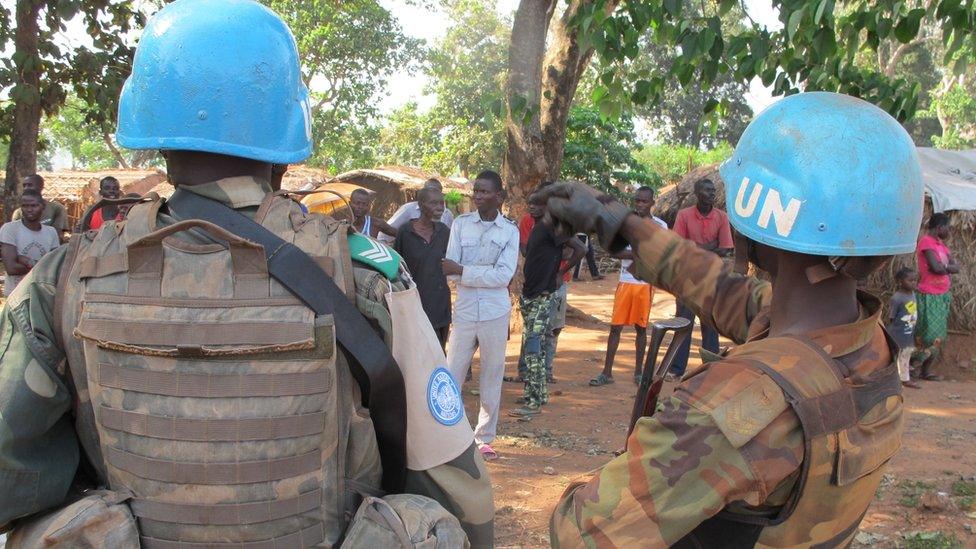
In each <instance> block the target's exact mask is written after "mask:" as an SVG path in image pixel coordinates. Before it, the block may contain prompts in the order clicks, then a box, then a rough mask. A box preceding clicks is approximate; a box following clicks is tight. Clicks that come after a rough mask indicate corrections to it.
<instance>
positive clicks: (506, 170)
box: [502, 0, 556, 217]
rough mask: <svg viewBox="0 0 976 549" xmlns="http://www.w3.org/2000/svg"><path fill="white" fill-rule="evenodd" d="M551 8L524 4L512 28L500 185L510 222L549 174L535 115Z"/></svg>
mask: <svg viewBox="0 0 976 549" xmlns="http://www.w3.org/2000/svg"><path fill="white" fill-rule="evenodd" d="M555 7H556V0H545V1H540V0H522V2H521V3H520V4H519V7H518V9H517V10H516V11H515V19H514V21H513V24H512V43H511V45H510V47H509V50H508V83H507V89H506V93H507V102H508V105H507V107H508V110H507V119H506V123H505V129H506V134H507V141H508V147H507V149H506V150H505V157H504V160H503V162H502V179H503V180H504V181H505V183H506V185H507V187H508V191H509V198H508V200H509V212H510V215H511V216H513V217H518V216H520V215H521V214H522V213H523V211H524V209H525V199H526V197H527V196H528V194H529V193H530V192H531V191H532V189H534V188H535V187H536V186H537V185H538V184H539V183H540V182H541V181H542V179H543V178H545V177H547V176H548V174H549V171H550V170H549V167H548V166H547V165H546V155H545V150H544V148H543V136H542V125H541V122H540V117H539V113H540V110H541V108H540V103H541V100H542V60H543V57H544V56H545V53H546V34H547V33H548V31H549V21H550V20H551V19H552V14H553V10H554V9H555Z"/></svg>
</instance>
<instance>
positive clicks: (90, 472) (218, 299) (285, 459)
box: [0, 0, 493, 548]
mask: <svg viewBox="0 0 976 549" xmlns="http://www.w3.org/2000/svg"><path fill="white" fill-rule="evenodd" d="M119 124H120V127H119V131H118V134H117V135H118V139H119V142H120V143H121V144H122V145H123V146H127V147H129V148H138V149H146V148H150V149H161V150H163V154H164V157H165V158H166V161H167V172H168V176H169V179H170V181H172V182H173V183H174V185H175V186H176V187H177V190H176V192H175V193H174V195H173V199H172V200H171V201H169V202H168V201H164V200H162V199H159V198H158V197H152V198H150V199H148V200H146V201H144V202H142V203H140V204H138V205H136V206H134V207H133V208H132V209H131V211H130V212H129V215H128V218H127V220H126V221H121V222H108V223H106V224H105V225H104V226H103V227H102V228H101V229H100V230H99V231H97V232H95V231H88V232H87V233H84V234H78V235H75V237H74V238H73V239H72V242H71V243H70V244H69V245H67V246H63V247H62V248H60V249H59V250H56V251H54V252H52V253H50V254H48V256H47V257H45V258H44V260H43V261H41V262H39V263H38V264H37V266H36V267H35V268H34V270H33V271H32V272H31V273H30V274H29V275H28V276H27V277H25V279H24V280H23V282H22V283H21V284H20V285H19V286H18V288H17V289H16V291H15V292H14V293H13V295H11V296H10V298H9V299H8V300H7V302H6V303H5V305H4V307H3V309H2V312H0V357H2V363H0V531H6V530H10V529H11V528H12V529H13V532H12V533H11V535H10V539H9V541H8V543H9V544H10V545H11V546H15V547H20V546H34V545H40V544H44V545H59V544H61V546H104V547H109V548H114V547H138V546H139V545H140V544H141V545H142V546H145V547H163V548H179V547H212V548H219V547H225V546H226V547H243V546H247V547H299V546H303V547H311V546H332V545H335V544H337V543H338V542H339V541H340V540H341V539H342V536H343V535H344V533H345V531H346V528H347V527H348V526H349V524H350V520H351V519H353V517H354V515H355V514H356V509H357V506H358V503H359V501H361V500H363V498H366V499H367V500H368V501H374V502H375V501H377V500H376V498H377V497H380V496H382V495H383V493H382V492H381V490H380V479H381V476H382V475H383V472H384V471H383V468H382V464H381V461H380V454H379V450H378V443H377V434H376V433H377V430H378V427H374V424H373V422H372V419H371V417H370V410H368V409H366V408H364V407H363V406H362V404H361V400H362V399H361V389H360V385H359V383H357V382H356V381H355V380H354V379H353V375H352V372H351V366H350V362H348V359H347V355H346V354H345V353H339V352H337V350H338V349H337V336H336V326H335V319H334V317H333V316H332V315H329V314H316V313H315V312H314V311H313V310H312V309H311V308H309V307H308V306H307V305H306V303H305V302H303V301H301V300H299V299H298V298H296V296H294V295H292V294H291V293H290V292H289V291H288V290H287V289H286V288H285V287H284V286H283V285H282V284H281V283H279V281H278V280H277V279H275V278H274V277H272V276H271V275H270V274H269V266H268V262H267V260H266V258H265V251H264V248H263V247H262V246H260V245H258V244H255V243H254V242H251V241H248V240H245V239H243V238H241V237H239V236H237V235H235V234H233V233H231V232H229V231H228V230H226V229H224V228H222V227H219V226H217V225H215V224H212V223H208V222H206V221H203V220H199V219H192V218H190V219H183V218H181V217H179V216H178V215H177V214H178V212H177V211H176V210H175V209H172V208H170V204H175V203H176V199H177V198H178V197H180V196H184V197H185V196H187V194H185V193H189V194H191V195H193V196H197V197H202V198H205V199H209V200H210V201H212V202H211V203H217V204H216V205H217V206H219V207H221V208H224V209H225V210H226V209H228V208H229V209H230V210H233V212H231V213H234V212H236V213H234V215H237V216H238V217H243V218H247V219H249V220H251V221H252V222H255V223H257V224H260V225H261V226H263V227H264V228H265V229H266V230H267V231H270V232H271V233H273V234H274V235H276V237H277V238H280V239H283V240H285V241H286V242H287V243H290V244H292V245H294V246H296V247H298V248H299V249H301V250H302V251H303V252H305V254H307V255H308V256H310V257H311V258H312V259H313V260H314V261H315V263H317V264H318V265H319V266H320V267H321V270H322V271H324V272H325V273H327V274H328V275H330V276H331V278H332V280H333V281H334V283H335V285H336V286H337V287H338V289H339V291H340V292H341V293H342V294H344V295H343V299H345V300H348V301H349V302H350V303H355V304H356V305H357V306H358V308H359V309H360V310H361V311H363V312H364V314H365V315H367V316H368V318H369V319H370V320H371V321H372V325H373V326H375V327H376V329H377V332H378V333H379V335H381V336H383V337H384V338H386V339H387V341H389V336H390V334H389V333H388V331H387V329H388V327H389V325H390V313H389V312H388V311H386V309H385V308H384V307H385V306H384V302H383V298H384V294H386V293H387V292H390V291H391V289H392V290H394V291H395V290H406V287H405V285H404V284H403V283H402V282H401V278H400V277H397V276H396V271H395V270H394V273H393V274H394V277H392V278H389V277H387V275H385V274H381V271H382V268H381V267H380V266H378V265H377V266H376V268H371V266H370V265H368V264H364V263H356V264H354V263H352V262H351V261H350V259H351V257H350V245H351V244H350V242H351V239H352V238H353V236H349V229H348V224H347V223H345V222H339V221H336V220H333V219H331V218H328V217H325V216H320V215H311V216H310V215H307V214H305V213H303V212H302V211H301V209H300V207H299V205H298V204H297V203H296V202H294V201H292V200H291V199H289V198H288V197H286V196H280V193H273V192H272V188H271V186H270V183H271V182H272V181H273V180H274V174H275V173H278V174H279V175H280V172H281V171H282V170H281V168H280V166H282V165H286V164H288V163H293V162H298V161H301V160H302V159H304V158H306V157H308V155H309V154H310V152H311V129H310V120H309V110H308V91H307V90H306V88H305V86H304V84H303V83H302V80H301V73H300V68H299V64H298V58H297V48H296V46H295V42H294V38H293V37H292V36H291V33H290V31H289V30H288V28H287V27H286V26H285V24H284V23H283V22H282V21H281V20H280V18H278V16H277V15H276V14H274V13H273V12H271V11H270V10H269V9H267V8H265V7H263V6H261V5H260V4H258V3H256V2H251V1H249V0H179V1H177V2H174V3H171V4H169V5H167V6H166V7H165V8H164V9H162V10H161V11H160V12H159V13H157V14H156V15H155V16H154V17H153V19H152V20H151V21H150V22H149V25H148V26H147V29H146V31H145V33H144V36H143V38H142V40H141V41H140V42H139V48H138V50H137V53H136V57H135V60H134V69H133V74H132V76H131V77H130V78H129V80H128V81H127V82H126V86H125V88H124V89H123V95H122V98H121V100H120V113H119ZM273 170H275V171H273ZM220 205H222V206H220ZM230 210H228V211H230ZM356 238H362V237H359V236H358V235H356ZM347 239H349V240H347ZM370 246H372V245H370ZM370 250H371V251H373V252H375V253H374V255H373V257H376V255H375V254H376V253H382V250H379V251H378V252H377V251H376V249H375V248H372V247H371V248H370ZM384 257H389V256H388V255H387V256H384ZM367 263H368V262H367ZM409 291H413V290H409ZM386 297H387V298H389V295H387V296H386ZM336 318H338V316H337V317H336ZM431 337H433V336H431ZM404 375H409V373H405V374H404ZM447 377H448V378H449V377H450V376H449V375H447ZM453 390H454V392H451V386H450V384H449V383H448V384H446V385H443V386H441V387H440V393H438V395H439V396H440V397H441V402H442V403H445V406H446V407H445V406H442V408H441V410H440V411H441V412H442V415H443V413H444V410H447V411H449V412H451V413H453V414H454V416H452V417H449V418H448V419H451V420H452V421H454V422H455V424H457V425H463V426H465V427H464V429H466V433H467V434H466V435H465V434H464V433H465V431H462V435H461V439H464V437H465V436H466V437H467V440H466V441H465V440H461V441H460V445H458V436H457V435H456V433H457V432H458V431H456V430H451V428H450V427H448V425H447V423H446V422H445V423H444V424H443V425H440V424H438V425H436V426H435V427H434V428H435V429H439V428H442V429H443V433H444V435H443V437H442V440H444V442H445V443H447V444H448V445H450V446H453V448H454V450H452V451H451V453H450V454H448V455H439V456H437V457H436V458H435V459H427V460H425V463H427V466H425V467H419V468H417V469H416V470H413V469H409V466H410V458H409V456H408V457H407V466H408V470H407V471H406V473H405V476H406V478H405V481H404V483H405V488H404V492H405V493H408V494H422V495H424V496H428V497H429V498H433V499H424V498H418V499H417V500H411V499H410V498H407V499H406V500H404V499H402V497H401V499H399V500H397V501H396V502H395V504H394V505H392V507H393V508H399V509H406V510H410V512H409V513H408V516H403V517H401V518H400V519H398V520H402V521H403V524H401V525H400V526H399V527H398V529H397V531H398V532H401V533H402V532H403V531H406V532H407V533H408V537H409V538H410V540H412V541H411V543H413V542H417V543H420V541H421V540H422V539H423V538H424V532H425V530H424V528H425V527H429V528H430V529H429V530H427V531H428V532H435V531H441V532H444V535H445V539H454V540H460V539H463V538H464V537H465V534H466V537H467V538H468V539H469V540H470V543H471V544H472V545H474V546H480V547H490V546H491V545H492V520H493V509H492V507H493V505H492V499H491V484H490V480H489V478H488V474H487V470H486V468H485V466H484V463H483V462H482V460H481V457H480V456H479V455H478V453H477V452H476V449H475V446H474V444H473V440H472V437H471V434H470V428H469V427H467V422H466V421H465V420H464V418H463V408H461V407H460V406H459V403H460V399H459V394H457V391H456V387H453ZM428 396H429V395H428V394H426V393H424V394H412V393H409V392H408V394H407V402H408V404H410V403H411V402H413V403H414V404H413V405H414V407H415V408H416V400H414V401H411V399H421V401H422V404H423V408H422V409H424V410H426V409H427V402H426V401H427V398H428ZM452 398H454V399H456V400H455V401H453V402H452V401H451V399H452ZM452 406H453V407H452ZM459 410H460V411H459ZM405 413H406V412H405V411H404V414H405ZM458 416H459V417H458ZM408 420H410V418H409V417H408ZM408 425H409V426H410V428H413V427H414V425H413V424H412V423H409V421H408ZM440 433H441V431H437V432H436V433H434V437H436V436H437V435H439V434H440ZM409 450H410V447H409V442H408V454H409ZM455 450H456V451H455ZM438 451H440V449H439V448H436V447H434V446H431V447H430V448H429V449H428V452H427V454H426V455H427V457H430V455H431V452H435V453H436V452H438ZM413 453H414V454H419V455H423V454H424V449H423V448H421V449H416V448H414V449H413ZM95 487H98V488H102V489H98V490H93V489H91V488H95ZM434 500H436V502H435V501H434ZM441 507H443V508H444V509H446V510H447V513H444V512H443V509H441ZM384 508H391V507H390V506H386V507H384ZM436 509H439V511H436V512H434V514H433V515H431V516H427V515H428V511H433V510H436ZM42 511H47V514H42V513H41V512H42ZM450 515H453V517H451V516H450ZM432 517H433V518H432ZM455 517H456V519H457V520H460V523H461V525H462V526H463V528H464V533H461V532H460V531H459V530H457V531H456V532H452V533H451V534H450V535H448V534H447V532H448V531H450V530H451V528H452V527H453V528H455V530H456V522H454V521H455ZM428 519H430V520H428ZM435 519H436V520H435ZM384 522H386V523H387V524H392V523H391V522H389V517H387V518H386V519H384ZM435 522H436V524H435ZM452 525H453V526H452ZM367 530H369V529H367ZM360 531H362V529H360ZM458 536H460V537H458ZM360 539H363V538H360ZM366 539H369V538H368V537H367V538H366ZM458 543H459V544H462V545H463V543H462V542H460V541H459V542H458Z"/></svg>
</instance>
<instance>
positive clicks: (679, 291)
mask: <svg viewBox="0 0 976 549" xmlns="http://www.w3.org/2000/svg"><path fill="white" fill-rule="evenodd" d="M620 234H621V235H622V236H623V237H624V238H626V239H627V241H628V242H630V243H631V246H632V247H633V248H634V256H635V269H636V274H637V276H639V277H640V278H641V280H645V281H647V282H649V283H650V284H651V285H653V286H656V287H659V288H664V289H665V290H667V291H668V292H671V293H672V294H674V295H675V296H676V297H678V298H680V299H681V303H682V304H684V305H685V306H687V307H688V308H690V309H691V310H692V311H694V313H695V315H696V316H698V317H699V318H700V319H702V321H704V322H705V323H707V324H709V325H711V326H712V327H714V328H715V329H716V330H718V332H719V333H720V334H722V335H723V336H725V337H727V338H729V339H731V340H732V341H735V342H736V343H742V342H744V341H745V340H746V337H747V336H748V333H749V324H751V323H752V320H753V319H754V318H755V317H756V316H757V315H758V314H759V312H760V311H762V310H763V309H764V308H766V307H768V306H769V300H770V298H771V296H772V290H771V288H770V286H769V283H768V282H765V281H762V280H759V279H758V278H753V277H748V276H743V275H740V274H736V273H733V272H732V270H731V266H730V265H727V264H726V263H725V262H723V261H722V260H721V259H720V258H719V257H718V256H717V255H715V254H714V253H712V252H709V251H705V250H702V249H700V248H699V247H698V246H697V245H695V243H694V242H692V241H690V240H685V239H683V238H681V237H679V236H677V235H676V234H675V233H673V232H671V231H666V230H664V229H662V228H660V227H658V226H657V225H656V224H655V223H653V222H651V221H648V220H644V219H641V218H639V217H637V216H631V217H628V218H627V219H626V220H625V221H624V223H623V225H622V227H621V230H620Z"/></svg>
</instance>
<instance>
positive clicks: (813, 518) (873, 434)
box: [673, 328, 902, 549]
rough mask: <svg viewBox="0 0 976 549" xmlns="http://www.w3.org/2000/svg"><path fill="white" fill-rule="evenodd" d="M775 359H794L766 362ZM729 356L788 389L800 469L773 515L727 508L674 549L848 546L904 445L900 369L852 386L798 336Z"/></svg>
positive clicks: (834, 363) (840, 369)
mask: <svg viewBox="0 0 976 549" xmlns="http://www.w3.org/2000/svg"><path fill="white" fill-rule="evenodd" d="M879 329H880V328H879ZM770 356H788V357H791V360H790V361H789V362H788V363H787V362H783V363H773V364H769V362H770V361H769V360H768V358H769V357H770ZM892 356H894V354H893V355H892ZM794 357H795V360H794ZM729 358H731V359H734V360H735V361H736V362H738V363H745V364H747V365H748V367H751V368H754V369H756V370H758V371H761V372H763V373H764V374H766V375H768V376H769V377H770V378H772V379H773V381H775V382H776V384H777V385H778V386H779V387H780V388H781V389H782V390H783V392H784V393H785V395H786V401H787V403H788V404H789V406H790V407H791V408H792V409H793V412H794V413H796V416H797V417H798V418H799V420H800V425H801V427H802V429H803V442H804V452H803V464H802V465H801V468H800V471H799V475H798V477H797V478H796V482H795V484H794V486H793V489H792V491H791V492H790V495H789V498H788V499H787V502H786V504H785V505H783V506H782V507H781V508H780V509H779V510H778V512H777V513H776V514H775V515H774V516H769V515H747V514H742V513H737V512H735V511H733V510H732V509H730V508H726V509H725V510H723V511H722V512H720V513H718V514H717V515H715V516H714V517H712V518H710V519H709V520H706V521H705V522H703V523H702V524H700V525H699V526H698V527H697V528H696V529H695V530H693V531H692V532H691V533H690V534H688V535H687V536H686V537H684V538H682V539H681V540H680V541H679V542H678V543H677V544H675V545H673V547H678V548H709V549H711V548H726V547H727V548H733V547H735V548H741V547H753V546H756V547H822V548H833V547H846V546H847V545H849V544H850V542H851V540H852V539H853V538H854V535H855V534H856V533H857V528H858V525H859V524H860V522H861V519H862V518H863V517H864V514H865V512H867V508H868V505H869V504H870V503H871V500H872V499H874V494H875V491H876V490H877V488H878V485H879V484H880V482H881V477H882V473H883V472H884V465H885V464H886V463H887V462H888V460H889V459H890V458H891V457H892V456H893V455H894V454H895V453H896V452H897V451H898V449H899V448H900V447H901V434H902V399H901V382H900V380H899V378H898V370H897V368H896V366H895V365H894V364H889V365H888V366H886V367H885V368H882V369H880V370H878V371H876V372H874V373H873V374H872V376H871V377H870V378H869V379H867V380H861V381H860V382H859V383H856V384H855V383H854V382H853V381H852V380H851V379H850V377H849V376H850V372H849V370H848V368H847V367H846V366H845V365H844V364H843V363H842V362H839V361H838V360H835V359H833V358H831V357H830V356H829V355H827V354H826V353H825V352H824V351H823V349H822V348H821V347H820V346H818V345H817V344H816V343H813V342H812V341H810V340H807V339H804V338H796V337H778V338H769V339H763V340H759V341H756V342H751V343H747V344H745V345H743V346H741V347H738V348H737V349H735V350H734V351H733V352H732V353H730V355H729ZM763 359H765V360H763Z"/></svg>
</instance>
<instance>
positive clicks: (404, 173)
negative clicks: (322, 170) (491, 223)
mask: <svg viewBox="0 0 976 549" xmlns="http://www.w3.org/2000/svg"><path fill="white" fill-rule="evenodd" d="M432 177H433V178H436V179H438V180H439V181H440V182H441V184H442V185H443V186H444V192H449V191H452V190H457V191H458V192H460V193H461V194H462V195H463V196H464V197H465V200H462V202H461V207H460V210H461V211H460V212H457V213H464V212H469V211H471V208H472V206H471V190H470V188H469V187H468V186H466V185H464V184H462V183H460V182H458V181H456V180H454V179H451V178H447V177H443V176H441V175H439V174H436V173H433V172H425V171H423V170H421V169H419V168H414V167H411V166H380V167H378V168H375V169H370V170H352V171H349V172H345V173H341V174H339V175H337V176H336V177H335V178H333V179H332V181H334V182H341V183H352V184H355V185H359V186H360V187H364V188H366V189H368V190H370V191H373V192H374V193H375V194H374V195H373V215H375V216H377V217H389V216H390V215H392V214H393V212H395V211H396V209H397V208H399V207H400V206H401V205H402V204H404V203H406V202H410V201H411V200H415V199H416V196H417V191H419V190H420V189H421V188H422V187H423V185H424V182H425V181H427V180H428V179H430V178H432Z"/></svg>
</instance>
